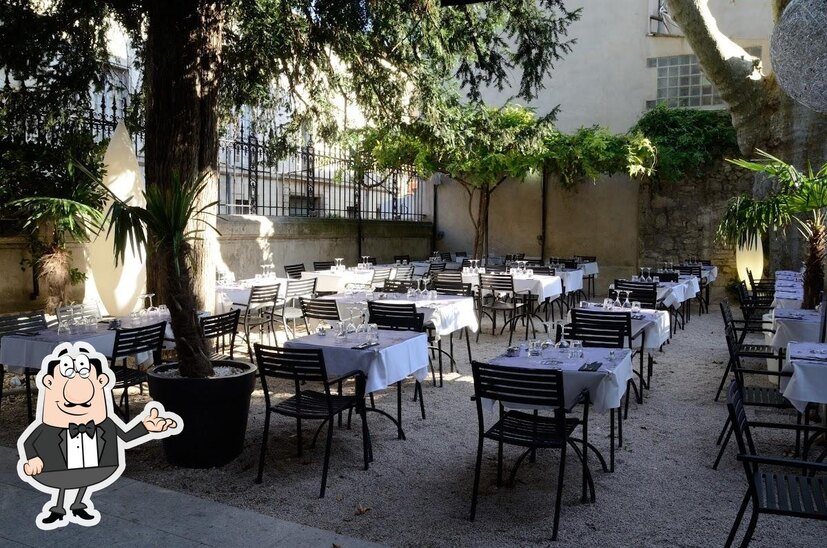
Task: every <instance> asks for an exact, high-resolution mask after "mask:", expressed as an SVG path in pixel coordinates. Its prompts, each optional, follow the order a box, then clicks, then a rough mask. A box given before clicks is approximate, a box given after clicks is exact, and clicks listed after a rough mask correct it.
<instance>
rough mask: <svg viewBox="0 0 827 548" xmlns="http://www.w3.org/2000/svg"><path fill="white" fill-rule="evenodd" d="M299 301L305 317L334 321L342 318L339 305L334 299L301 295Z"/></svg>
mask: <svg viewBox="0 0 827 548" xmlns="http://www.w3.org/2000/svg"><path fill="white" fill-rule="evenodd" d="M299 302H300V304H301V309H302V313H303V314H304V317H305V319H309V320H319V321H333V322H337V321H339V320H341V318H340V317H339V306H338V305H337V304H336V301H334V300H332V299H312V298H308V297H300V298H299Z"/></svg>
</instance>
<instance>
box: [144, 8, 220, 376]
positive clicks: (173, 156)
mask: <svg viewBox="0 0 827 548" xmlns="http://www.w3.org/2000/svg"><path fill="white" fill-rule="evenodd" d="M146 6H147V12H148V26H147V43H146V52H145V56H146V63H145V76H144V77H145V85H146V101H147V104H146V142H145V157H146V182H147V185H162V186H169V185H172V184H174V181H175V176H176V175H177V176H178V177H180V179H181V180H187V179H193V178H196V177H199V176H202V175H206V176H207V177H208V180H209V181H210V184H209V185H208V186H207V188H206V189H205V191H204V193H203V194H202V196H201V197H200V202H201V203H200V205H204V204H207V203H210V202H213V201H214V200H215V199H216V198H217V180H218V177H217V167H218V119H219V112H218V108H219V103H218V91H219V82H220V74H221V66H220V62H221V47H222V39H223V24H224V16H225V13H224V9H225V6H224V3H223V2H222V1H220V0H176V1H174V2H171V1H168V0H149V1H148V2H147V3H146ZM191 228H198V229H204V228H205V226H204V225H202V224H198V225H197V226H193V227H191ZM201 238H202V239H201V240H200V241H197V242H195V243H194V244H193V250H192V254H191V257H192V261H191V268H192V270H191V271H190V270H189V268H188V266H189V265H186V264H182V263H180V258H178V257H171V256H170V255H169V254H165V253H163V252H160V253H155V254H150V258H149V260H148V262H147V287H148V289H149V290H150V291H151V292H154V293H155V294H156V296H157V300H156V302H158V303H165V304H167V305H168V306H169V308H170V316H171V323H172V328H173V330H174V331H175V334H176V340H177V344H176V346H177V349H178V352H179V357H180V359H181V372H182V374H184V375H186V376H207V375H210V374H211V373H212V367H211V366H210V363H209V361H208V360H207V359H206V358H205V356H204V352H203V349H204V343H203V341H201V340H200V335H199V330H198V318H197V316H196V310H199V309H202V310H203V309H206V310H208V311H211V310H212V309H213V306H214V299H215V260H214V256H215V254H216V253H217V245H216V243H215V238H214V237H212V235H211V234H209V231H207V232H206V233H203V234H201ZM175 261H179V267H182V268H184V269H185V270H186V274H182V275H180V276H179V275H177V273H176V272H175ZM190 272H191V276H190ZM193 291H194V294H193Z"/></svg>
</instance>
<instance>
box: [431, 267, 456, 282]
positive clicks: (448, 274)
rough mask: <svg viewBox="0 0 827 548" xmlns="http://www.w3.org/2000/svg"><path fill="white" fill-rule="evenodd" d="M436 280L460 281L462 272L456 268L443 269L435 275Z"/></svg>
mask: <svg viewBox="0 0 827 548" xmlns="http://www.w3.org/2000/svg"><path fill="white" fill-rule="evenodd" d="M436 281H438V282H453V283H457V282H458V283H462V272H459V271H457V270H445V271H443V272H440V273H438V274H437V275H436Z"/></svg>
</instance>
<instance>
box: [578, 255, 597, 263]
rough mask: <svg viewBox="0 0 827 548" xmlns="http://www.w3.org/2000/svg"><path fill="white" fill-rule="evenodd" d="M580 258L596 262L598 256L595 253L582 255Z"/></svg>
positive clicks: (584, 260) (586, 261)
mask: <svg viewBox="0 0 827 548" xmlns="http://www.w3.org/2000/svg"><path fill="white" fill-rule="evenodd" d="M580 260H581V261H583V262H584V263H596V262H597V257H596V256H594V255H580Z"/></svg>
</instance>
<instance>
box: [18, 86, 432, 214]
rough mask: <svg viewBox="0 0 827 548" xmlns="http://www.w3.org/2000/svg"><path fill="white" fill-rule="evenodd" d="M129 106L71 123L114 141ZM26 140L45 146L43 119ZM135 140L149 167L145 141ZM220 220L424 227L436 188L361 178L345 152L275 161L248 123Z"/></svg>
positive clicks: (234, 146) (235, 148) (225, 164)
mask: <svg viewBox="0 0 827 548" xmlns="http://www.w3.org/2000/svg"><path fill="white" fill-rule="evenodd" d="M126 106H127V103H126V99H125V98H122V97H117V96H115V95H111V94H108V93H95V94H93V95H92V97H91V101H90V106H89V108H85V109H81V110H79V111H78V114H77V115H76V117H75V118H74V119H73V120H72V121H71V123H72V124H74V125H75V127H78V126H80V127H82V128H84V129H86V130H88V131H89V133H90V134H91V135H92V136H93V138H94V139H96V140H104V139H108V138H109V137H111V135H112V133H113V132H114V131H115V128H116V127H117V124H118V121H119V120H120V119H121V118H123V117H124V113H125V112H126ZM23 127H24V130H23V131H22V134H24V135H25V136H26V137H25V138H27V139H40V140H42V139H46V140H48V138H49V136H48V132H47V131H45V130H43V129H42V127H41V126H40V124H39V123H38V121H37V120H28V121H26V122H25V123H24V126H23ZM130 135H131V138H132V141H133V144H134V147H135V153H136V156H137V157H138V162H139V164H140V165H141V167H142V168H143V165H144V158H143V149H144V135H143V130H142V129H141V128H140V127H133V128H131V131H130ZM218 160H219V185H218V196H217V198H218V203H219V214H246V215H265V216H270V217H316V218H345V219H365V220H368V219H376V220H380V219H381V220H388V221H425V220H427V219H429V218H431V217H432V208H433V203H432V200H431V199H430V197H431V196H432V194H431V193H432V191H433V189H432V188H431V187H432V185H431V183H430V182H429V181H427V180H424V179H422V178H420V177H418V176H417V174H416V173H415V172H414V170H413V169H412V168H410V167H405V168H403V169H398V170H391V171H380V170H374V171H368V172H364V173H357V172H356V170H355V168H354V166H355V162H354V161H353V159H352V158H351V157H350V155H349V154H348V153H347V151H344V150H342V149H341V148H340V147H338V146H331V145H327V144H320V143H312V142H309V141H308V142H306V143H304V144H302V145H301V146H297V147H294V149H293V152H290V153H288V154H286V155H283V156H276V155H275V154H274V153H273V152H272V149H271V148H270V147H268V146H267V144H266V142H265V141H264V139H263V138H262V136H261V135H260V134H258V133H256V132H255V131H254V130H251V125H250V124H249V123H248V122H246V121H245V120H243V119H241V120H239V121H238V122H236V123H235V124H231V125H229V126H227V127H226V128H225V131H224V134H223V136H222V138H221V139H220V146H219V153H218Z"/></svg>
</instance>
